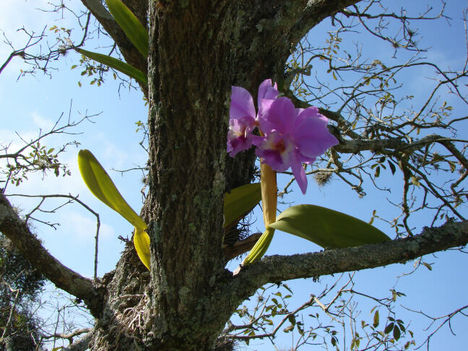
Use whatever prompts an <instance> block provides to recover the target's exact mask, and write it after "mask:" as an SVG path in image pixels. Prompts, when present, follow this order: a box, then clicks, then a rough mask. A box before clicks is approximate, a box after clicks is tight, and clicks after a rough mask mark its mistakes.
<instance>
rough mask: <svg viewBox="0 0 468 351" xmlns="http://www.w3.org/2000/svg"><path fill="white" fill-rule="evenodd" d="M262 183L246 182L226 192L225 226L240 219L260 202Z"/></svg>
mask: <svg viewBox="0 0 468 351" xmlns="http://www.w3.org/2000/svg"><path fill="white" fill-rule="evenodd" d="M261 198H262V194H261V192H260V183H253V184H246V185H242V186H240V187H237V188H235V189H232V190H231V192H229V193H226V194H224V227H225V228H226V227H229V226H230V225H232V224H233V223H235V222H237V221H238V220H240V219H241V218H242V217H244V216H245V215H246V214H248V213H249V212H250V211H252V209H253V208H254V207H255V206H256V205H257V204H258V203H259V202H260V199H261Z"/></svg>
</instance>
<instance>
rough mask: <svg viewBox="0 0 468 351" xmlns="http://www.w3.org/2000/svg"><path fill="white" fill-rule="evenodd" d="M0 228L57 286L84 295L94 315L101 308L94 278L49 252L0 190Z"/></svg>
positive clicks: (98, 312)
mask: <svg viewBox="0 0 468 351" xmlns="http://www.w3.org/2000/svg"><path fill="white" fill-rule="evenodd" d="M0 231H1V232H2V233H3V234H5V235H6V236H7V237H8V238H9V239H10V240H11V241H12V242H13V244H14V245H15V247H16V248H17V249H18V250H19V252H21V254H22V255H23V256H24V257H25V258H26V259H28V260H29V261H30V262H31V264H32V265H34V267H35V268H37V270H38V271H39V272H41V273H42V274H44V276H46V277H47V278H48V279H49V280H50V281H52V282H53V283H54V284H55V285H56V286H57V287H58V288H60V289H63V290H65V291H67V292H69V293H70V294H72V295H74V296H76V297H77V298H79V299H82V300H83V301H84V302H85V303H86V304H87V306H88V307H89V309H90V311H91V313H92V314H93V315H94V316H97V315H99V314H100V312H101V309H102V307H103V306H102V291H100V290H99V289H98V287H97V286H95V285H94V283H93V281H92V280H90V279H88V278H84V277H82V276H81V275H79V274H78V273H76V272H74V271H72V270H71V269H69V268H67V267H65V266H64V265H63V264H62V263H60V262H59V261H58V260H57V259H56V258H55V257H53V256H52V255H51V254H49V253H48V252H47V250H46V249H45V248H44V247H43V246H42V244H41V242H40V241H39V240H38V239H37V238H36V237H35V236H34V235H33V234H32V233H31V231H30V230H29V228H28V227H27V225H26V224H25V223H24V221H22V220H21V219H20V218H19V217H18V214H17V213H16V212H15V211H14V209H13V208H12V206H11V204H10V202H9V201H8V199H7V198H6V197H5V195H4V194H3V193H0Z"/></svg>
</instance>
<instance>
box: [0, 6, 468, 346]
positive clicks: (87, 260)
mask: <svg viewBox="0 0 468 351" xmlns="http://www.w3.org/2000/svg"><path fill="white" fill-rule="evenodd" d="M46 3H47V1H46V0H37V1H34V2H31V1H17V0H3V1H2V2H1V3H0V13H1V14H2V15H0V31H3V32H5V34H6V35H7V37H8V38H9V39H10V40H11V41H13V42H14V43H15V45H17V47H20V46H21V44H22V43H23V42H24V40H25V37H24V36H22V34H21V32H17V31H16V29H17V28H19V27H21V26H22V25H25V26H26V27H27V28H34V29H35V30H36V31H40V30H41V29H42V28H44V26H47V28H49V27H51V26H52V25H57V26H66V27H75V24H74V23H73V22H72V20H70V19H69V17H67V16H66V15H64V19H60V18H58V17H60V16H54V15H50V14H47V13H43V12H40V11H37V10H36V8H39V7H45V6H46ZM434 3H435V4H438V2H436V1H435V2H434ZM463 3H464V2H463V1H453V2H452V3H450V4H449V6H450V7H449V9H448V10H449V14H450V15H451V16H452V17H453V19H454V21H453V22H452V24H451V25H450V26H447V25H444V23H443V21H442V22H438V23H439V24H440V26H438V27H432V24H429V23H428V24H426V23H423V24H421V25H420V29H421V32H422V33H427V34H425V38H427V40H428V44H429V46H431V47H432V49H431V51H430V52H429V53H428V58H429V59H434V60H436V61H437V62H438V63H440V64H443V65H447V66H451V65H456V64H458V62H460V60H463V59H464V57H466V51H465V50H466V48H465V47H464V41H463V40H464V38H463V35H464V32H463V23H461V21H456V20H457V19H460V18H461V13H460V10H459V9H460V8H461V7H462V5H463ZM465 5H466V3H465ZM328 25H329V21H328V22H326V23H324V24H323V26H322V28H319V29H318V30H317V32H319V31H320V30H323V28H325V27H326V26H328ZM425 31H426V32H425ZM75 35H77V38H78V37H79V30H78V29H76V34H75ZM317 35H318V34H317ZM429 39H430V40H429ZM385 45H386V44H375V45H374V44H373V47H372V49H373V50H375V51H376V55H377V54H379V55H380V53H381V52H382V53H383V52H386V51H385V50H387V49H388V47H385ZM87 48H88V49H94V47H87ZM10 51H11V50H10V49H9V48H7V47H6V45H4V44H2V43H0V63H3V61H4V59H5V58H6V57H7V56H8V54H9V53H10ZM382 55H384V54H382ZM384 56H385V55H384ZM78 60H79V56H78V55H77V54H74V53H70V54H68V55H67V56H65V57H64V58H62V59H61V61H60V62H54V63H53V66H54V67H57V68H58V70H57V71H53V72H52V79H50V78H48V77H46V76H43V75H42V74H41V73H37V74H36V75H35V76H30V75H29V76H26V77H23V78H21V79H19V80H18V79H17V77H18V75H19V70H20V69H21V68H22V67H23V66H22V64H21V61H20V60H19V59H18V58H16V59H14V61H12V62H11V64H10V65H9V66H8V67H7V69H6V70H5V71H4V72H3V73H2V74H1V75H0V106H1V108H2V117H1V118H2V123H1V125H0V143H1V144H6V143H11V149H14V148H15V146H17V145H21V140H20V139H19V138H18V137H17V136H16V135H15V132H17V133H18V134H19V135H21V136H22V137H23V138H25V139H30V138H33V137H35V136H37V133H38V129H39V128H41V129H42V130H47V129H49V128H50V127H51V126H52V125H53V123H54V122H55V121H56V120H57V119H58V118H59V116H61V115H62V114H63V120H66V118H67V117H68V114H69V111H70V117H71V119H72V120H78V119H80V116H83V115H96V117H94V118H92V121H93V123H88V122H85V123H83V124H82V125H80V126H79V127H77V129H76V131H80V132H82V133H83V134H80V135H75V136H72V137H71V136H63V135H62V136H57V137H54V138H51V139H48V140H46V144H47V145H48V146H59V145H61V144H63V143H64V142H67V141H70V140H77V141H79V142H80V143H81V145H80V148H87V149H90V150H92V151H93V153H94V154H95V155H96V156H97V157H98V159H99V160H100V162H101V163H102V164H103V165H104V167H105V168H106V169H107V170H108V171H109V173H110V174H111V176H112V178H113V179H114V182H115V183H116V185H117V187H118V188H119V189H120V190H121V192H122V194H124V196H125V198H126V199H127V201H128V202H129V203H130V204H131V205H132V207H133V208H134V209H135V210H137V211H138V210H139V209H140V208H141V194H140V190H141V188H142V187H143V184H142V181H141V178H142V175H141V173H140V172H138V171H134V172H128V173H126V174H125V176H122V175H121V174H120V173H118V172H112V171H111V170H112V169H128V168H133V167H136V166H141V165H144V162H145V159H146V156H145V152H144V151H143V149H141V147H140V146H139V145H138V142H139V141H140V139H141V134H138V133H136V132H135V130H136V125H135V123H136V122H137V121H139V120H142V121H144V120H146V116H147V109H146V106H145V104H144V101H143V99H142V95H141V93H139V92H138V91H135V90H127V89H125V88H124V89H120V91H118V88H119V87H118V83H116V82H115V81H113V80H112V78H111V77H107V79H106V83H105V85H104V86H102V87H97V86H89V85H88V82H89V80H87V79H86V78H83V77H81V76H80V70H79V69H74V70H71V69H70V67H71V66H72V65H74V64H77V62H78ZM425 78H426V75H425V72H420V73H419V77H408V81H407V82H406V84H407V86H408V91H410V92H411V93H412V94H415V95H416V94H417V93H418V92H423V90H424V84H423V83H422V82H423V79H425ZM78 81H81V82H82V87H81V88H80V87H79V86H78V84H77V82H78ZM449 98H450V97H449ZM70 106H71V107H70ZM464 128H466V129H468V126H466V125H465V126H464ZM77 152H78V149H77V148H75V147H70V148H69V151H68V152H67V153H66V154H65V155H64V158H63V162H65V163H67V164H68V165H69V167H70V169H71V171H72V175H71V176H70V177H65V178H62V177H58V178H56V177H55V176H48V177H43V176H42V175H40V174H36V175H34V176H31V177H30V178H29V180H28V181H27V182H25V183H24V184H23V185H21V186H20V187H18V188H15V187H13V186H10V188H9V192H10V193H29V194H43V193H50V194H56V193H65V194H68V193H71V194H74V195H76V194H79V196H80V199H81V200H83V201H85V202H86V203H87V204H89V205H90V206H91V207H92V208H93V209H94V210H96V211H98V212H99V213H100V218H101V233H100V236H101V237H100V242H99V244H100V246H99V248H100V251H99V271H98V272H99V275H102V274H104V273H105V272H107V271H109V270H111V269H113V267H114V266H115V263H116V262H117V260H118V258H119V255H120V252H121V250H122V248H123V243H122V242H120V241H119V240H118V239H117V236H119V235H122V236H124V237H130V236H131V231H132V227H131V226H130V225H129V224H128V223H127V222H126V221H125V220H123V219H122V218H121V217H120V216H118V215H117V214H115V213H113V212H112V210H110V209H108V208H107V207H106V206H105V205H103V204H102V203H100V202H99V201H98V200H97V199H95V198H94V197H93V196H92V195H91V194H90V193H89V191H88V190H87V189H86V186H85V185H84V183H83V182H82V180H81V178H80V176H79V172H78V169H77V164H76V156H77ZM385 179H388V181H389V182H393V181H394V180H393V179H391V178H385ZM396 182H398V181H396ZM293 190H294V193H293V195H291V196H289V197H288V198H287V199H286V200H287V201H291V202H296V203H313V204H317V205H321V206H325V207H329V208H333V209H335V210H339V211H343V212H346V213H348V214H350V215H353V216H356V217H358V218H361V219H362V220H364V221H368V220H369V219H370V217H371V213H372V211H373V210H374V209H376V210H377V211H378V214H380V215H386V216H389V217H390V218H392V217H391V216H392V215H394V213H395V209H393V208H391V207H389V206H388V205H387V203H386V202H385V200H386V199H385V198H386V197H391V196H392V194H390V195H388V194H384V193H378V192H373V191H368V192H367V194H368V195H367V196H365V197H364V198H359V197H358V196H357V195H356V194H355V193H354V192H353V191H351V190H350V189H349V188H348V187H346V186H344V185H343V184H342V183H340V182H339V181H337V180H336V179H334V180H332V181H331V182H330V183H329V184H328V185H326V186H325V187H317V186H316V185H315V183H314V182H313V180H312V179H309V188H308V192H307V194H306V195H305V196H302V195H301V193H300V191H299V189H298V187H297V185H294V186H293ZM393 196H395V197H397V198H399V196H400V194H399V193H397V195H393ZM12 201H13V202H14V204H15V205H17V206H18V207H19V208H20V209H22V210H23V211H27V209H28V208H30V207H31V206H34V204H35V203H37V200H34V201H31V200H29V201H27V200H26V199H24V198H12ZM46 206H48V207H49V208H52V207H53V206H54V204H53V203H52V202H50V203H47V204H46ZM284 208H285V207H284V206H283V207H282V209H284ZM462 213H464V214H465V215H466V214H467V210H466V207H465V208H464V209H463V210H462ZM43 218H49V219H50V220H53V221H57V222H59V223H60V227H58V229H57V230H52V229H50V228H49V227H47V226H44V225H41V224H37V223H36V224H34V229H35V232H36V233H37V234H38V236H39V237H40V238H41V240H43V243H44V245H45V247H46V248H47V249H48V250H49V251H50V252H51V253H52V254H53V255H55V256H56V257H57V258H58V259H59V260H61V261H62V262H63V263H64V264H65V265H67V266H68V267H70V268H72V269H74V270H76V271H78V272H80V273H81V274H83V275H86V276H92V274H93V260H94V258H93V254H94V234H95V219H94V217H93V216H92V215H91V214H90V213H89V212H87V211H86V210H84V209H83V208H80V207H79V206H67V207H65V208H63V209H61V210H60V211H59V212H58V213H57V214H54V215H53V216H52V217H43ZM254 218H255V222H254V224H253V226H252V231H253V232H255V231H262V229H263V228H262V226H263V223H262V219H261V216H259V215H258V212H257V215H255V216H254ZM256 218H258V219H256ZM424 219H425V218H420V219H419V221H418V222H417V223H415V226H417V227H418V228H419V229H420V228H421V227H422V226H423V225H427V224H428V223H426V222H425V221H424ZM375 225H376V226H378V227H379V228H380V229H382V230H384V231H386V232H387V233H388V234H389V235H391V234H393V232H392V231H390V230H389V228H388V227H387V226H386V225H385V224H384V223H383V222H379V221H377V222H376V223H375ZM419 229H418V230H416V232H419ZM319 249H320V248H319V247H317V246H314V245H313V244H311V243H309V242H306V241H304V240H302V239H299V238H296V237H294V236H291V235H287V234H284V233H277V234H276V235H275V238H274V241H273V243H272V245H271V247H270V249H269V251H268V253H267V254H293V253H301V252H311V251H317V250H319ZM424 260H425V261H426V262H431V263H432V262H435V265H434V266H433V270H432V271H429V270H427V269H426V268H424V267H422V268H420V269H418V271H417V272H415V273H414V274H412V275H409V276H403V277H401V278H400V279H396V277H397V276H399V275H401V274H403V273H406V272H409V271H411V270H412V262H410V263H407V264H405V265H402V264H397V265H392V266H389V267H384V268H380V269H374V270H366V271H362V272H358V273H357V274H356V277H355V280H356V282H357V285H356V289H357V290H360V291H365V292H366V293H369V294H370V295H375V296H379V297H387V296H388V291H389V289H392V288H394V287H396V288H397V289H398V290H401V291H404V292H405V294H406V297H404V298H402V299H401V302H400V303H401V304H402V305H404V306H406V307H409V308H412V309H415V310H420V309H422V310H424V311H425V312H426V313H428V314H429V315H434V316H436V315H443V314H447V313H450V312H452V311H453V310H454V309H455V308H458V307H460V306H462V305H465V304H466V303H467V300H466V296H467V295H468V283H467V279H466V278H467V274H466V270H465V267H466V264H467V257H466V255H463V254H461V253H459V252H457V251H451V252H446V253H440V254H437V255H435V256H433V255H429V256H427V257H425V259H424ZM237 263H238V262H236V263H234V265H231V267H232V268H234V267H235V264H237ZM331 281H332V279H331V278H327V277H325V278H323V279H321V280H320V282H319V283H313V282H312V281H310V280H301V281H294V282H291V283H288V284H289V285H290V286H291V287H293V288H294V291H295V292H296V296H295V299H296V301H297V304H300V303H301V301H303V299H307V298H308V296H309V294H311V293H316V292H318V291H319V290H320V289H321V288H322V287H323V286H324V284H326V283H327V282H331ZM296 301H295V302H296ZM368 307H369V305H366V304H363V305H362V309H363V312H362V314H361V317H362V318H363V319H365V318H367V320H369V321H370V320H371V315H370V314H369V311H367V310H366V308H368ZM398 311H399V313H402V314H401V315H400V317H402V318H403V319H404V320H405V321H411V326H412V328H411V329H412V330H413V331H415V332H416V333H417V335H418V332H420V333H422V330H423V329H424V328H425V327H426V326H427V322H428V321H427V320H424V319H421V318H417V316H416V315H415V314H412V313H408V312H405V311H404V309H402V308H399V309H398ZM453 329H454V331H455V332H457V335H456V336H450V333H449V331H448V330H447V328H444V329H442V330H441V332H440V333H439V334H437V335H436V336H435V337H434V339H433V341H432V342H431V347H432V349H433V350H442V349H444V350H464V349H465V347H466V346H465V345H467V344H468V336H467V335H466V333H463V331H465V330H467V329H468V321H467V320H466V319H461V318H458V319H456V320H455V321H454V323H453ZM279 340H280V341H279V346H281V347H282V348H286V347H288V346H290V340H289V337H287V336H286V337H281V338H280V339H279ZM417 340H420V339H417ZM246 349H250V350H270V349H272V348H271V345H270V344H269V343H268V342H267V341H262V342H256V343H254V344H252V345H251V346H250V348H246Z"/></svg>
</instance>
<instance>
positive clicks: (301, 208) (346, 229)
mask: <svg viewBox="0 0 468 351" xmlns="http://www.w3.org/2000/svg"><path fill="white" fill-rule="evenodd" d="M269 227H271V228H274V229H278V230H282V231H284V232H287V233H290V234H294V235H297V236H299V237H301V238H304V239H307V240H309V241H312V242H314V243H316V244H318V245H320V246H322V247H324V248H330V249H331V248H342V247H352V246H359V245H365V244H375V243H380V242H383V241H387V240H390V238H389V237H387V236H386V235H385V234H384V233H382V232H381V231H380V230H378V229H377V228H375V227H373V226H371V225H370V224H368V223H366V222H363V221H361V220H360V219H357V218H354V217H351V216H348V215H347V214H344V213H341V212H337V211H334V210H330V209H328V208H324V207H320V206H315V205H298V206H293V207H290V208H288V209H287V210H285V211H284V212H282V213H281V214H280V215H279V216H278V218H277V221H276V222H274V223H272V224H270V225H269Z"/></svg>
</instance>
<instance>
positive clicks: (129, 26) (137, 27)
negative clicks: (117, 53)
mask: <svg viewBox="0 0 468 351" xmlns="http://www.w3.org/2000/svg"><path fill="white" fill-rule="evenodd" d="M106 3H107V6H108V7H109V11H110V13H111V14H112V17H114V19H115V21H116V22H117V24H118V25H119V26H120V28H122V30H123V31H124V32H125V35H126V36H127V38H128V39H129V40H130V41H131V42H132V44H133V45H135V47H136V48H137V50H138V51H139V52H140V54H142V55H143V57H147V56H148V45H149V38H148V32H147V30H146V28H145V27H144V26H143V25H142V24H141V22H140V21H139V20H138V18H137V17H136V16H135V15H134V14H133V13H132V11H130V9H129V8H128V7H127V6H126V5H125V4H124V3H123V2H122V1H120V0H106Z"/></svg>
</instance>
